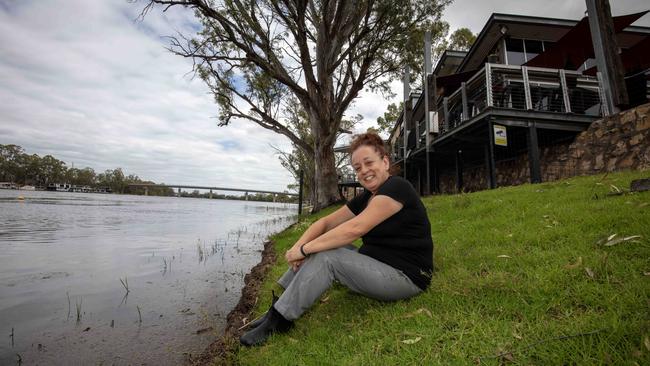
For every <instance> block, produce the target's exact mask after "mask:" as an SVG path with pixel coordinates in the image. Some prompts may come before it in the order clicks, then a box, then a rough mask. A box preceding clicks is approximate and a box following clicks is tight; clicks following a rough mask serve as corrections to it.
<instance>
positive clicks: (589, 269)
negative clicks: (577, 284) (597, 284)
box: [585, 267, 594, 278]
mask: <svg viewBox="0 0 650 366" xmlns="http://www.w3.org/2000/svg"><path fill="white" fill-rule="evenodd" d="M585 272H586V273H587V276H589V277H591V278H594V272H593V271H592V270H591V268H589V267H585Z"/></svg>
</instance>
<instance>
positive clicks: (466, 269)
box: [234, 172, 650, 365]
mask: <svg viewBox="0 0 650 366" xmlns="http://www.w3.org/2000/svg"><path fill="white" fill-rule="evenodd" d="M648 175H649V172H625V173H616V174H609V175H599V176H590V177H577V178H573V179H569V180H564V181H559V182H553V183H543V184H536V185H523V186H518V187H507V188H499V189H495V190H490V191H483V192H477V193H471V194H461V195H447V196H435V197H428V198H425V199H424V203H425V205H426V207H427V210H428V212H429V218H430V221H431V227H432V236H433V239H434V243H435V265H436V268H437V271H436V273H435V275H434V276H433V280H432V283H431V287H430V288H429V290H428V291H426V292H425V293H423V294H422V295H420V296H418V297H416V298H413V299H410V300H406V301H399V302H396V303H382V302H379V301H375V300H371V299H367V298H364V297H362V296H359V295H356V294H353V293H351V292H350V291H348V290H346V289H344V288H342V287H340V286H335V287H334V288H332V289H331V290H330V291H328V292H327V293H326V294H325V295H324V296H323V298H324V299H325V298H327V301H323V300H321V301H320V302H318V303H317V304H315V305H314V307H313V308H312V309H311V310H310V311H309V312H307V313H306V314H305V315H304V316H303V317H302V318H301V319H299V320H298V321H297V322H296V323H295V327H294V329H293V330H292V331H290V332H289V333H287V334H284V335H275V336H273V337H271V339H270V340H269V342H268V343H267V344H266V345H264V346H262V347H257V348H240V349H239V350H238V352H237V354H236V355H234V356H235V358H236V360H237V362H238V363H240V364H245V365H262V364H263V365H288V364H291V365H313V364H336V365H379V364H400V365H411V364H418V365H429V364H473V363H474V364H501V363H512V364H522V365H529V364H610V363H611V364H639V365H641V364H650V244H649V243H650V211H649V210H650V206H649V205H648V202H650V192H641V193H629V192H623V194H619V193H620V192H619V193H616V192H613V193H616V194H615V195H608V194H609V193H611V192H612V188H611V187H612V186H615V187H617V188H619V189H623V188H625V187H629V183H630V181H631V180H633V179H637V178H642V177H647V176H648ZM333 209H334V208H331V209H329V210H326V211H325V212H322V213H320V214H319V215H315V216H310V217H308V218H305V219H303V220H302V221H301V222H299V223H298V224H296V225H294V226H293V227H292V228H290V229H288V230H285V231H284V232H282V233H280V234H278V235H276V236H275V237H274V238H273V240H274V242H275V243H276V251H277V253H278V254H279V256H278V257H279V258H282V254H283V253H284V252H285V251H286V250H287V249H288V248H289V247H290V246H291V245H292V244H293V243H294V242H295V240H297V239H298V237H299V236H300V234H301V233H302V232H303V231H304V230H305V229H306V228H307V227H308V225H309V224H310V223H311V222H313V221H315V220H316V219H317V218H319V217H321V216H323V215H325V214H327V213H329V212H331V211H332V210H333ZM614 234H616V235H617V236H616V237H612V235H614ZM636 236H639V237H636ZM630 237H634V238H632V239H627V240H620V241H618V242H615V241H616V239H615V238H630ZM612 242H615V243H614V244H611V243H612ZM608 243H609V244H611V245H605V244H608ZM285 269H286V264H285V263H284V262H283V261H282V260H280V261H279V262H278V263H277V264H276V266H275V267H274V268H273V270H272V271H271V273H270V275H269V277H268V279H267V281H266V283H265V284H264V285H263V289H262V292H261V294H262V298H261V299H260V303H259V305H258V308H257V311H256V314H255V315H259V314H261V313H262V312H263V311H265V310H266V309H267V308H268V306H269V303H270V298H271V296H270V293H271V292H270V290H271V289H277V288H278V287H277V285H275V284H274V281H275V279H277V278H278V277H279V276H280V275H281V274H282V272H283V271H284V270H285ZM267 295H268V296H267Z"/></svg>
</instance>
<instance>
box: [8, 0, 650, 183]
mask: <svg viewBox="0 0 650 366" xmlns="http://www.w3.org/2000/svg"><path fill="white" fill-rule="evenodd" d="M610 3H611V5H612V12H613V14H614V15H619V14H625V13H632V12H637V11H641V10H646V9H647V8H650V6H649V5H648V2H647V1H645V0H611V1H610ZM584 4H585V3H584V1H583V0H545V1H475V0H457V1H456V2H455V3H454V4H452V5H451V6H450V7H449V8H448V9H447V11H446V12H445V17H444V18H445V20H446V21H448V22H449V23H450V25H451V29H452V30H453V29H456V28H459V27H468V28H470V29H471V30H472V31H473V32H474V33H477V32H479V31H480V30H481V28H482V27H483V25H484V24H485V22H486V21H487V19H488V17H489V16H490V14H491V13H493V12H499V13H514V14H524V15H535V16H546V17H556V18H567V19H579V18H581V17H582V16H583V14H584V10H585V5H584ZM142 5H143V3H142V2H140V3H137V4H130V3H128V2H127V1H126V0H92V1H90V0H0V144H16V145H20V146H22V147H23V148H24V149H25V150H26V151H27V152H28V153H36V154H39V155H41V156H42V155H46V154H51V155H53V156H55V157H57V158H59V159H61V160H63V161H65V162H66V163H67V165H68V166H72V164H73V163H74V166H75V167H86V166H88V167H91V168H93V169H95V171H96V172H102V171H104V170H106V169H114V168H117V167H121V168H123V169H124V171H125V173H126V174H137V175H139V176H140V177H141V178H146V179H150V180H153V181H156V182H159V183H160V182H165V183H169V184H172V183H174V184H188V185H190V184H197V185H211V186H222V187H244V188H251V189H263V190H277V191H283V190H285V189H286V186H287V184H290V183H292V178H291V177H290V175H289V174H288V173H287V172H286V171H285V170H284V168H282V166H281V165H280V163H279V161H278V159H277V157H275V156H274V150H273V149H272V148H271V146H270V145H274V146H277V147H279V148H281V149H284V150H289V149H290V144H289V142H288V140H287V139H286V138H284V137H282V136H280V135H277V134H274V133H272V132H270V131H267V130H264V129H263V128H261V127H257V126H256V125H253V124H251V123H249V122H245V121H235V122H234V123H232V124H231V125H230V126H228V127H217V120H216V119H215V118H214V117H215V116H216V115H217V109H216V106H215V105H214V103H213V102H212V98H211V97H210V95H208V91H207V87H206V86H205V85H204V84H203V82H202V81H201V80H198V79H192V78H191V75H190V74H188V72H189V71H190V70H191V64H190V61H189V60H185V59H183V58H181V57H178V56H174V55H172V54H170V53H169V52H168V51H166V50H165V48H164V46H165V45H166V44H167V41H166V39H165V38H164V36H165V35H173V34H174V33H176V32H177V31H180V32H182V33H185V34H192V32H193V28H192V26H193V24H194V20H193V14H192V13H191V12H190V11H184V10H182V9H178V10H174V9H172V10H170V11H168V12H167V13H164V14H163V13H162V12H161V11H160V8H157V9H155V10H153V11H152V12H150V13H149V15H147V17H146V18H145V19H144V21H142V22H138V21H134V20H135V19H136V17H137V15H138V14H139V12H140V10H141V8H142ZM648 18H650V16H648V15H646V16H645V17H643V18H642V19H641V20H640V21H639V22H637V23H635V24H636V25H645V26H648V25H650V21H649V20H648ZM394 85H395V93H396V94H398V95H399V93H400V88H401V87H400V85H399V83H394ZM392 101H395V100H392ZM390 102H391V101H386V100H384V99H383V98H381V97H380V96H378V95H373V94H371V93H367V92H364V93H362V94H361V97H360V98H359V99H358V100H357V101H356V103H355V105H354V107H353V109H352V110H351V111H350V115H354V114H357V113H360V114H361V115H363V116H364V121H363V124H362V126H360V130H362V129H365V128H367V127H369V126H371V125H373V124H374V122H375V120H376V118H377V117H378V116H379V115H381V114H382V113H383V112H384V110H385V106H386V104H388V103H390Z"/></svg>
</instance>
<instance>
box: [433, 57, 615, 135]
mask: <svg viewBox="0 0 650 366" xmlns="http://www.w3.org/2000/svg"><path fill="white" fill-rule="evenodd" d="M604 106H605V104H604V103H603V93H602V87H601V83H600V81H599V79H598V78H597V77H592V76H587V75H582V74H580V73H579V72H576V71H570V70H558V69H546V68H537V67H535V68H533V67H526V66H514V65H500V64H486V65H485V67H484V68H483V69H481V70H480V71H479V72H477V73H476V74H475V75H474V76H472V77H471V78H470V79H469V80H468V81H466V82H463V83H462V84H461V87H460V88H459V89H457V90H456V91H454V92H453V93H452V94H451V95H449V96H448V97H445V98H443V99H442V101H441V102H440V103H439V105H438V111H439V113H440V115H441V119H440V120H441V122H442V123H441V131H440V133H441V134H445V133H447V132H449V131H451V130H453V129H454V128H456V127H458V126H460V125H462V124H463V123H465V122H466V121H468V120H470V119H472V118H473V117H475V116H476V115H478V114H480V113H481V112H483V111H484V110H485V109H486V108H489V107H495V108H506V109H515V110H525V111H539V112H555V113H573V114H581V115H591V116H601V115H603V114H605V113H604V112H605V111H604V110H603V108H604Z"/></svg>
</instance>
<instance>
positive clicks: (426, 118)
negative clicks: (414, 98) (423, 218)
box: [424, 31, 436, 195]
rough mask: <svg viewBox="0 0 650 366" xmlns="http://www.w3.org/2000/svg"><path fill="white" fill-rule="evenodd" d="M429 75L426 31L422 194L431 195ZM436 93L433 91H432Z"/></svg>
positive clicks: (429, 49) (429, 33)
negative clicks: (424, 163)
mask: <svg viewBox="0 0 650 366" xmlns="http://www.w3.org/2000/svg"><path fill="white" fill-rule="evenodd" d="M430 73H431V32H430V31H427V32H426V33H425V34H424V124H425V125H426V127H425V131H426V136H425V142H424V143H425V148H426V164H427V170H426V174H427V178H426V184H425V186H424V194H427V195H428V194H431V167H430V166H429V165H430V161H429V159H430V155H431V150H430V147H429V145H431V137H430V136H429V134H430V133H431V131H430V128H431V127H430V126H429V125H430V124H431V113H430V112H429V74H430ZM433 92H434V93H435V92H436V91H435V90H434V91H433Z"/></svg>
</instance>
